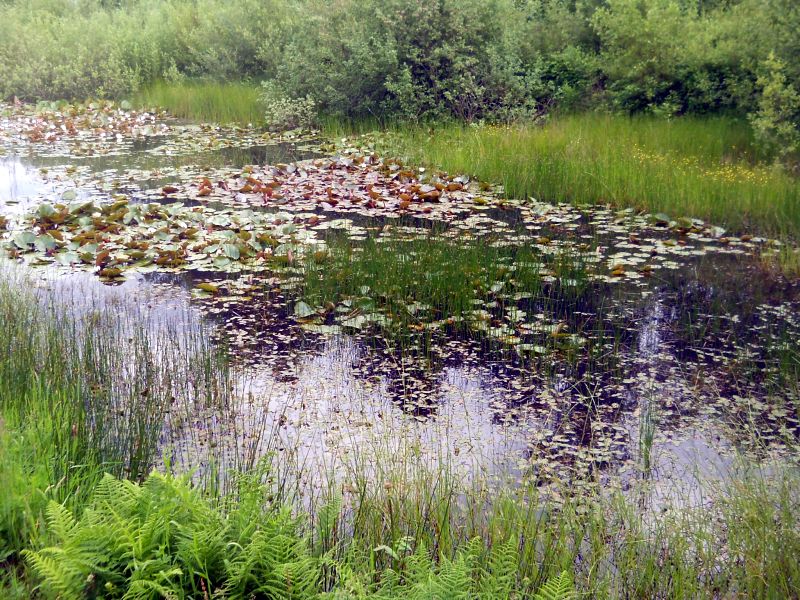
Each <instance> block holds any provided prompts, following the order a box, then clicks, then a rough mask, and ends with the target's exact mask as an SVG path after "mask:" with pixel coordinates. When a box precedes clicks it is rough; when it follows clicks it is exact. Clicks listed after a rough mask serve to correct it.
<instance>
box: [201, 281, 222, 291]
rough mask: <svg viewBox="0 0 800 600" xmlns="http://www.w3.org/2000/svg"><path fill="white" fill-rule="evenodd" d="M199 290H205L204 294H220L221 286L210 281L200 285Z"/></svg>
mask: <svg viewBox="0 0 800 600" xmlns="http://www.w3.org/2000/svg"><path fill="white" fill-rule="evenodd" d="M197 288H198V289H201V290H203V291H204V292H208V293H209V294H218V293H219V286H218V285H216V284H213V283H210V282H208V281H204V282H202V283H198V284H197Z"/></svg>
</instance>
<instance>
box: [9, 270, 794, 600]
mask: <svg viewBox="0 0 800 600" xmlns="http://www.w3.org/2000/svg"><path fill="white" fill-rule="evenodd" d="M467 262H468V261H467ZM0 314H1V315H2V317H3V319H4V320H3V322H4V323H5V324H7V327H6V328H5V329H4V330H3V336H2V339H1V340H0V374H1V375H2V377H0V415H2V422H1V424H0V450H2V452H0V474H2V481H3V485H4V492H5V493H4V494H3V495H0V518H2V522H0V535H2V538H0V539H2V544H3V546H2V557H1V558H0V561H5V562H4V563H3V567H4V569H3V575H2V576H0V593H2V594H3V595H4V597H18V598H21V597H33V596H35V595H36V594H39V595H41V596H43V597H54V593H51V592H54V591H55V590H57V589H59V582H61V583H63V584H64V586H65V587H63V589H69V590H73V591H75V590H78V592H77V593H78V597H81V595H86V594H89V593H93V592H97V591H98V590H97V589H95V588H93V587H92V586H93V584H94V582H97V581H103V582H107V581H110V582H111V587H109V588H104V590H103V593H108V594H110V595H112V596H113V594H117V595H121V594H122V593H124V592H125V591H130V590H135V589H141V590H146V589H151V590H153V589H161V590H162V593H166V592H163V590H167V592H169V593H171V594H173V595H176V596H180V595H183V594H188V593H192V594H194V595H197V596H199V597H202V596H201V594H203V593H204V592H203V589H204V588H205V589H206V590H209V589H212V588H213V585H217V584H219V585H226V586H227V585H228V584H230V585H231V586H233V587H230V588H226V589H228V593H229V597H246V595H247V594H249V593H252V590H253V589H254V588H253V586H254V585H256V586H257V585H258V584H259V583H260V582H267V583H265V585H275V586H279V585H280V581H285V580H284V579H280V580H279V581H273V583H271V584H270V583H268V582H270V581H272V580H270V577H271V575H270V573H284V574H291V577H292V580H294V581H298V582H299V581H302V582H304V583H303V586H302V590H301V589H300V588H299V587H298V588H297V589H295V592H296V594H295V597H309V598H312V597H320V596H319V594H321V593H324V592H332V593H333V594H334V596H335V597H337V598H395V597H409V598H430V597H432V595H434V596H435V594H438V595H439V597H462V596H464V595H465V594H471V595H472V597H478V598H497V599H498V600H499V599H500V598H524V597H532V596H533V594H534V593H536V592H537V591H539V590H541V589H542V586H543V585H544V584H545V583H546V582H548V581H552V580H554V579H555V578H557V577H560V576H561V574H562V573H564V572H567V573H568V574H570V578H571V579H574V582H575V583H574V585H575V587H576V589H577V590H579V591H580V592H581V593H583V594H584V595H586V596H590V597H599V598H622V597H624V598H643V599H644V598H654V597H664V598H667V597H706V596H710V595H720V596H725V595H726V594H727V595H731V594H738V595H742V596H744V597H753V598H788V597H794V596H796V595H797V592H798V589H799V588H798V586H800V567H798V565H797V563H796V561H794V560H793V557H795V556H797V554H798V553H799V552H800V533H798V532H799V531H800V527H799V525H800V523H798V515H800V510H798V508H800V507H799V506H798V498H800V488H799V487H798V485H799V484H798V482H800V479H799V478H798V477H797V473H796V472H795V471H793V470H791V469H786V470H777V471H775V472H773V473H772V474H770V475H769V476H768V477H767V476H766V475H764V474H763V473H759V472H758V471H749V472H743V473H742V474H741V476H739V475H738V474H737V476H736V477H733V478H731V479H730V480H726V482H723V483H719V484H713V483H712V484H711V487H710V488H708V499H707V500H708V501H707V502H705V503H703V504H701V505H696V506H684V505H681V504H680V502H679V503H678V505H677V506H676V507H675V508H674V509H668V510H664V509H662V508H659V507H657V506H656V505H644V506H645V509H644V510H643V509H642V505H639V504H638V503H633V502H632V501H631V500H630V499H629V498H630V497H629V496H628V495H626V494H624V493H622V492H619V491H613V488H608V487H606V486H601V485H592V484H591V482H589V485H588V486H586V487H578V488H570V487H568V486H566V485H558V486H554V485H552V484H551V485H549V486H543V485H540V484H541V483H542V482H537V481H532V482H523V483H521V484H519V483H517V484H516V485H509V486H507V487H505V486H498V484H497V482H490V481H488V480H487V479H486V478H484V477H483V476H481V474H480V473H477V474H476V476H474V477H468V478H465V477H463V476H462V474H460V473H459V471H458V470H457V469H456V468H454V466H453V465H452V463H451V462H450V459H451V457H450V456H449V455H447V453H444V452H443V453H441V454H440V455H439V456H438V457H436V458H435V460H433V461H431V460H430V458H429V457H424V456H423V454H422V453H421V452H420V448H418V447H417V446H416V445H415V444H418V443H419V442H413V441H412V442H409V443H408V444H405V445H400V446H396V445H395V444H393V443H392V442H391V440H388V439H383V438H382V439H379V440H377V441H375V442H370V443H369V444H365V445H362V446H361V447H360V451H359V452H357V453H351V454H349V456H345V457H343V458H342V460H341V461H340V462H337V463H332V464H331V466H330V472H324V473H316V475H317V476H319V477H322V478H323V480H324V479H325V478H328V485H327V486H325V485H324V481H323V489H325V490H326V491H325V492H324V493H322V494H320V495H318V496H317V497H315V498H314V499H313V501H311V502H309V501H308V500H307V499H303V498H301V497H299V496H298V495H296V494H291V493H287V492H286V491H285V490H287V489H290V488H291V487H292V485H291V484H290V483H287V479H288V478H297V477H299V476H300V474H299V473H296V472H295V473H286V472H284V471H282V470H281V469H282V465H281V462H282V461H283V460H284V459H283V458H276V457H275V456H273V457H272V458H269V457H268V458H267V460H266V461H265V462H262V463H260V464H259V465H258V466H257V467H256V468H253V469H252V470H251V471H250V473H249V474H246V475H245V476H243V477H238V476H234V479H233V481H234V482H236V485H234V486H231V487H228V488H227V491H223V490H221V488H219V487H216V488H210V487H207V486H198V485H196V483H197V482H196V481H195V482H194V483H193V482H192V480H191V479H189V478H186V479H172V478H170V477H166V478H165V477H164V476H157V477H154V478H152V479H147V478H146V477H144V474H145V472H144V469H146V468H147V466H146V465H145V464H144V462H146V461H145V457H152V456H153V448H152V446H148V445H149V444H152V443H153V438H152V437H151V435H150V433H149V430H148V426H147V424H148V423H152V425H153V426H156V425H157V423H156V422H151V421H147V420H145V421H141V420H138V419H137V418H132V415H131V414H130V413H125V414H122V415H120V414H118V413H116V412H114V411H103V410H101V409H100V406H98V405H106V404H109V403H111V404H112V405H113V406H119V404H118V403H117V402H119V401H123V400H125V401H131V399H132V397H131V396H130V395H125V394H124V391H125V390H129V389H131V390H133V391H136V392H139V393H140V391H141V390H142V385H146V386H148V387H147V389H151V390H152V396H153V400H150V401H148V403H145V404H142V403H139V404H135V406H136V407H138V410H140V411H143V412H144V411H150V410H153V409H157V408H159V407H160V406H162V405H161V404H160V402H161V400H160V399H166V400H169V402H170V405H171V406H172V405H173V404H172V400H171V398H172V397H173V394H175V391H176V390H177V391H178V392H180V390H181V389H182V388H181V387H180V385H177V384H176V383H175V380H176V378H177V379H181V378H182V377H184V376H185V377H187V379H188V380H190V381H197V382H201V383H200V384H199V387H198V388H197V390H198V392H197V393H195V394H193V395H192V398H193V399H194V398H199V399H200V400H198V401H197V402H196V403H192V402H185V403H184V404H185V405H184V406H181V405H180V403H179V405H178V407H177V409H178V412H181V411H183V412H185V414H186V418H190V417H191V416H192V415H196V414H197V412H195V411H196V410H198V409H199V410H200V412H202V409H205V408H208V407H209V406H213V405H214V404H215V403H217V404H219V403H224V401H225V398H226V396H225V395H224V393H223V392H224V390H227V389H228V388H229V387H230V386H229V384H226V383H224V380H225V379H226V378H229V377H231V374H230V373H229V372H226V371H224V370H219V369H218V368H216V367H215V366H214V365H215V364H216V363H215V362H214V361H213V360H210V359H203V360H200V363H199V364H200V366H199V367H197V368H196V369H194V370H192V371H186V370H182V369H177V367H178V365H177V364H176V363H174V362H173V358H171V357H172V356H173V355H172V354H169V353H167V354H164V353H157V354H155V355H154V354H153V352H152V350H153V349H154V348H157V347H159V344H158V340H159V339H160V338H158V337H155V338H150V337H146V336H145V337H144V338H142V340H140V341H138V342H134V343H136V344H139V345H142V346H144V345H145V342H144V341H143V340H144V339H146V340H149V343H150V344H151V345H150V346H147V347H148V348H149V349H150V351H148V352H144V350H142V351H141V353H140V354H138V355H135V356H134V355H127V354H125V357H126V358H127V359H128V360H133V359H134V358H136V360H137V361H142V362H143V364H145V365H148V367H147V369H144V368H138V367H137V368H131V369H128V370H123V371H121V372H117V371H116V368H117V365H118V363H116V362H115V359H113V358H112V359H108V358H105V359H103V360H102V361H101V360H100V357H99V356H98V355H97V353H98V352H100V353H111V354H112V355H115V354H116V353H119V352H121V351H122V350H127V349H129V346H127V345H125V344H121V343H120V341H121V340H129V339H130V338H131V335H130V334H131V329H130V324H129V323H128V321H126V320H125V319H111V320H109V321H106V322H105V323H106V325H105V326H104V325H103V322H104V321H102V319H100V317H96V316H95V317H93V318H95V321H93V323H94V327H93V328H90V329H83V328H81V327H78V326H76V323H82V322H85V321H82V320H81V318H78V319H77V320H76V319H65V318H63V313H62V312H60V311H59V310H58V307H57V305H53V304H47V303H46V304H44V305H43V304H42V303H41V302H40V301H39V299H38V298H36V297H35V296H34V295H32V294H31V292H30V291H26V290H23V289H21V288H20V287H19V286H17V287H14V286H13V284H9V283H8V282H7V280H6V282H4V283H3V284H2V285H0ZM137 318H139V319H140V318H141V315H139V316H138V317H137ZM97 319H100V320H97ZM134 339H135V338H134ZM112 341H113V342H114V343H112ZM187 348H188V349H189V350H191V349H192V348H193V346H192V345H191V344H188V342H185V343H184V344H183V345H181V346H177V347H175V349H174V357H176V358H180V359H181V360H183V361H184V362H186V363H188V364H197V357H195V358H192V357H193V356H194V355H193V354H192V352H188V354H187V353H186V349H187ZM148 356H150V357H151V358H153V359H155V358H159V360H153V361H152V362H148V359H147V357H148ZM200 358H201V359H202V356H201V357H200ZM162 360H163V361H165V362H161V361H162ZM176 369H177V370H176ZM164 370H167V371H169V372H170V373H171V377H172V379H169V380H165V379H162V378H161V377H162V376H163V371H164ZM188 373H191V377H189V376H188ZM159 374H162V375H159ZM109 377H110V378H111V379H115V378H117V379H119V378H120V377H121V378H122V380H123V381H122V382H120V381H117V382H116V383H115V384H114V386H113V387H111V388H110V390H113V391H114V394H116V395H119V399H117V398H115V397H113V396H109V395H107V393H106V394H100V393H99V392H92V386H93V385H95V384H97V383H102V382H104V381H106V378H109ZM205 377H213V378H214V381H216V382H217V383H216V384H215V386H212V385H210V384H207V383H202V382H203V381H205V380H204V378H205ZM125 381H127V382H128V383H127V384H126V385H123V383H124V382H125ZM166 382H171V383H166ZM134 384H136V385H134ZM159 386H164V387H163V388H160V387H159ZM190 389H195V388H190ZM207 389H210V390H214V389H216V390H222V391H218V392H212V391H204V390H207ZM149 395H150V394H149ZM175 397H176V399H180V398H181V397H182V396H181V394H180V393H177V394H175ZM141 423H144V424H145V426H142V425H140V424H141ZM100 425H103V430H102V431H106V432H109V433H108V435H98V436H95V435H91V433H92V432H93V431H96V430H97V429H96V428H97V427H99V426H100ZM131 433H133V434H135V439H136V440H138V442H135V443H133V444H132V443H131V441H130V439H131V438H130V437H129V435H130V434H131ZM191 443H192V444H197V443H199V440H192V441H191ZM137 444H138V445H139V446H141V448H140V449H139V450H138V451H137V452H135V453H133V456H132V454H131V447H132V445H133V447H136V446H137ZM145 446H147V447H148V448H149V450H147V451H145V449H144V447H145ZM287 450H288V449H287ZM285 454H286V452H284V453H283V455H285ZM131 458H134V459H135V460H138V461H140V466H139V468H138V469H137V470H135V471H134V470H132V469H130V468H126V466H125V465H126V464H127V463H126V461H130V460H131ZM148 460H150V459H148ZM270 460H271V461H272V463H271V464H270V462H269V461H270ZM192 466H193V465H192V464H191V463H187V464H185V465H183V468H189V469H190V468H191V467H192ZM107 472H111V473H116V474H117V475H118V476H119V477H123V478H125V477H133V478H137V479H140V480H146V481H147V482H148V483H146V484H145V486H146V488H145V487H137V488H136V490H134V489H133V488H132V487H130V484H118V483H114V482H113V481H112V480H109V477H108V476H106V475H104V473H107ZM101 480H102V481H101ZM604 490H605V491H604ZM682 498H683V497H682V496H679V497H677V500H678V501H681V499H682ZM51 500H52V501H55V502H56V503H58V504H63V505H64V507H65V508H66V509H67V510H69V512H70V514H71V515H72V516H74V517H75V519H77V520H78V523H79V524H78V525H75V526H74V529H73V526H72V525H69V524H70V523H72V521H71V518H67V513H65V512H64V510H63V509H61V508H58V507H54V506H53V505H52V504H51V505H50V507H49V508H48V503H49V502H50V501H51ZM285 502H286V503H291V504H290V508H291V510H292V511H293V512H294V514H295V515H296V516H297V517H299V519H294V518H290V517H289V515H288V513H287V509H286V508H283V504H284V503H285ZM90 506H93V507H94V509H93V512H91V514H88V513H87V512H86V508H87V507H90ZM45 513H47V514H48V515H49V516H48V518H45ZM59 523H61V524H62V525H63V524H66V525H69V526H68V527H66V528H65V527H61V526H59ZM93 527H94V528H95V529H93ZM180 540H183V542H181V541H180ZM186 540H193V542H192V543H186ZM162 542H163V543H162ZM231 544H235V545H238V546H234V547H231ZM101 545H102V549H100V550H99V549H98V548H99V547H100V546H101ZM44 547H50V548H52V550H48V551H46V552H44V553H43V554H41V550H42V548H44ZM280 548H283V549H286V550H287V551H288V552H289V553H288V554H286V553H283V554H281V552H282V551H281V552H279V553H278V554H275V553H274V551H275V550H276V549H280ZM22 550H33V551H39V552H40V554H39V555H33V554H29V555H28V559H27V560H26V561H25V562H22V561H21V560H20V552H21V551H22ZM62 551H63V552H64V554H61V552H62ZM278 555H281V556H284V557H289V561H288V562H290V563H291V565H290V566H282V567H275V570H270V569H272V567H269V568H267V567H264V568H263V569H262V568H261V567H257V565H270V564H273V563H276V561H273V560H272V559H273V558H274V557H276V556H278ZM35 556H39V557H40V558H46V557H47V556H57V557H59V560H58V561H57V562H56V563H42V562H41V561H39V562H37V560H36V559H35V558H34V557H35ZM130 556H133V557H135V559H134V560H131V559H130V558H129V557H130ZM109 557H112V558H113V564H112V562H109ZM226 559H227V560H229V564H227V566H226ZM251 561H252V562H251ZM277 562H278V563H281V561H277ZM285 562H286V561H284V562H283V563H281V564H284V563H285ZM276 564H277V563H276ZM36 565H38V566H36ZM48 565H49V566H48ZM92 565H95V566H92ZM97 565H105V566H106V567H109V568H107V569H105V570H103V568H102V567H98V566H97ZM34 566H36V568H35V569H34ZM42 567H43V568H42ZM176 568H180V572H178V571H175V570H174V569H176ZM40 577H44V578H45V579H46V580H47V582H48V586H46V587H41V588H39V587H37V586H38V584H39V583H40V581H41V580H40ZM136 582H138V583H136ZM148 586H149V587H148ZM154 586H161V587H160V588H157V587H154ZM276 589H277V588H276ZM301 592H302V594H301ZM131 593H132V592H131ZM323 597H324V596H323ZM328 597H330V596H328Z"/></svg>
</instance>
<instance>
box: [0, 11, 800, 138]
mask: <svg viewBox="0 0 800 600" xmlns="http://www.w3.org/2000/svg"><path fill="white" fill-rule="evenodd" d="M799 29H800V5H798V4H797V3H796V2H794V1H793V0H436V1H434V2H429V1H423V0H342V1H340V2H325V1H323V0H266V1H261V0H235V1H232V2H219V1H216V0H171V1H169V2H160V1H156V0H33V1H22V0H5V1H4V2H0V95H2V96H3V97H11V96H14V95H16V96H18V97H20V98H23V99H30V100H37V99H43V98H48V99H52V98H64V97H66V98H75V97H81V98H82V97H88V96H98V95H99V96H116V97H121V96H125V95H128V94H131V93H132V92H134V91H135V90H137V89H139V88H141V87H142V86H144V85H147V84H150V83H153V82H155V81H158V80H166V81H168V82H169V81H180V80H182V79H185V78H193V79H196V78H207V79H211V80H214V81H230V80H237V81H239V80H250V81H253V82H257V81H267V82H268V89H267V90H266V93H265V100H266V103H267V104H268V106H267V109H268V110H267V113H268V115H271V116H272V117H271V118H275V119H276V120H277V121H286V122H289V123H295V122H298V121H302V120H304V119H306V118H307V116H308V114H309V110H310V108H312V107H313V108H314V109H316V110H319V111H320V112H323V113H327V114H334V115H339V116H346V117H364V116H376V117H379V118H396V117H401V118H404V119H413V120H421V119H431V118H441V117H454V118H458V119H464V120H468V121H471V120H476V119H490V120H498V119H502V120H507V119H511V118H517V117H520V116H531V115H537V114H540V113H542V112H545V111H548V110H550V109H551V108H553V107H555V106H557V107H561V108H563V109H575V108H587V107H603V108H610V109H613V110H617V111H623V112H630V113H634V112H650V113H656V114H661V115H665V116H671V115H679V114H685V113H695V114H699V113H710V112H721V111H722V112H735V113H739V114H742V115H743V114H750V115H751V119H752V121H753V123H754V126H755V130H756V132H758V134H759V135H760V136H761V137H762V138H763V140H764V142H765V144H768V145H769V144H772V145H778V146H780V147H781V148H785V149H787V152H793V151H794V150H793V149H795V148H796V146H797V143H798V140H800V133H798V123H797V116H798V115H797V112H798V111H797V93H798V89H800V60H798V58H800V42H799V41H798V36H797V35H796V32H797V31H798V30H799ZM293 103H294V108H293ZM295 108H296V110H295ZM784 154H785V152H784Z"/></svg>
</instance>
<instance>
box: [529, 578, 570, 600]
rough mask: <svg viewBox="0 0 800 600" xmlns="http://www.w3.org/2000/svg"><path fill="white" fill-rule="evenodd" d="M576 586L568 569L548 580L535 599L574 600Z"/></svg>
mask: <svg viewBox="0 0 800 600" xmlns="http://www.w3.org/2000/svg"><path fill="white" fill-rule="evenodd" d="M575 596H576V593H575V588H574V587H573V585H572V577H570V575H569V573H567V572H566V571H562V572H561V574H560V575H557V576H555V577H553V578H551V579H548V580H547V582H546V583H545V584H544V585H543V586H542V587H541V588H540V589H539V591H538V592H536V595H535V596H534V597H533V599H534V600H572V599H573V598H575Z"/></svg>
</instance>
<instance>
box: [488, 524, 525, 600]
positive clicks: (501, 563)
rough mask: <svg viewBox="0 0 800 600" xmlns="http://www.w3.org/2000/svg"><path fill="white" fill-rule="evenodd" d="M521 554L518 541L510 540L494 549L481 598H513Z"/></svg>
mask: <svg viewBox="0 0 800 600" xmlns="http://www.w3.org/2000/svg"><path fill="white" fill-rule="evenodd" d="M518 567H519V554H518V552H517V541H516V540H515V539H510V540H508V541H506V542H505V543H503V544H496V545H495V546H493V547H492V551H491V553H490V555H489V564H488V572H487V573H484V577H483V578H482V580H481V597H482V598H486V600H505V599H506V598H509V597H511V595H512V592H513V590H514V588H515V586H516V583H517V570H518Z"/></svg>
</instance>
